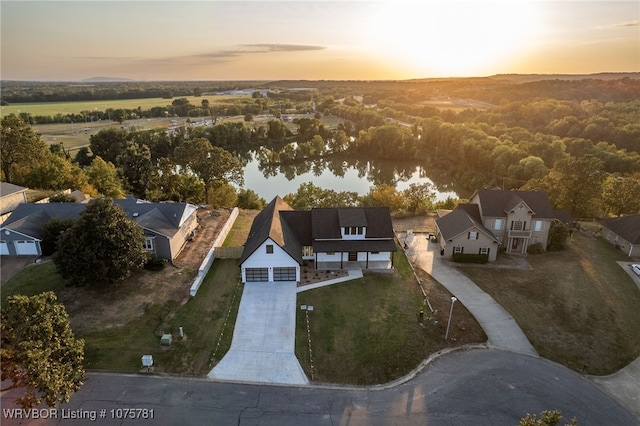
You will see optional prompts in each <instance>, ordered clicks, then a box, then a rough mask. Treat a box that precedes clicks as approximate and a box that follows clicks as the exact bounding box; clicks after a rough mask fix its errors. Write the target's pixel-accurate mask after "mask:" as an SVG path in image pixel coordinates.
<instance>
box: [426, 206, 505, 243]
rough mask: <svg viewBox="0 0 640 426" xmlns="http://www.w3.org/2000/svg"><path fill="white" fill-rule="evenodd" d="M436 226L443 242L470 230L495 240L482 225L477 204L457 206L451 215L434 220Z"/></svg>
mask: <svg viewBox="0 0 640 426" xmlns="http://www.w3.org/2000/svg"><path fill="white" fill-rule="evenodd" d="M436 224H437V225H438V229H440V233H441V234H442V237H443V238H444V239H445V240H449V239H451V238H454V237H455V236H457V235H460V234H462V233H464V232H466V231H467V230H469V229H471V228H476V229H478V230H480V231H482V232H483V233H484V234H486V235H487V236H488V237H490V238H491V239H492V240H495V237H494V236H493V234H492V233H491V232H490V231H489V230H487V229H486V228H485V227H484V225H483V224H482V218H481V217H480V210H479V208H478V205H477V204H458V205H457V206H456V208H455V209H453V210H452V211H451V213H448V214H446V215H444V216H442V217H440V218H438V219H436Z"/></svg>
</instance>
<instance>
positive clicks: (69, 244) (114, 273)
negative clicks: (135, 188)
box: [53, 198, 147, 285]
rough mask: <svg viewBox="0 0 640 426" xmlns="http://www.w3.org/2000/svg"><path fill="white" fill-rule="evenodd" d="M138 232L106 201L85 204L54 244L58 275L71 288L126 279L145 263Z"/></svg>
mask: <svg viewBox="0 0 640 426" xmlns="http://www.w3.org/2000/svg"><path fill="white" fill-rule="evenodd" d="M143 241H144V234H143V232H142V228H141V227H139V226H138V225H137V224H136V223H135V222H133V221H132V220H130V219H129V218H128V217H127V214H126V213H125V212H124V211H123V210H122V209H121V208H120V207H119V206H117V205H115V204H113V201H112V200H111V199H109V198H97V199H94V200H91V201H90V202H89V204H87V209H86V210H85V211H84V212H82V213H81V214H80V219H79V220H77V221H76V223H75V224H74V225H73V226H72V227H71V228H69V229H68V230H67V231H65V232H64V233H63V234H62V235H61V236H60V238H59V240H58V251H57V252H56V253H55V254H54V256H53V261H54V263H55V264H56V267H57V269H58V272H60V275H62V276H63V277H64V278H65V279H67V280H69V281H70V282H71V284H73V285H97V284H101V283H105V282H109V283H111V282H115V281H119V280H123V279H125V278H127V277H128V276H130V275H131V274H132V273H133V272H134V271H136V270H138V269H139V268H141V267H142V266H143V265H144V264H145V262H146V261H147V253H146V252H145V250H144V249H143V247H142V243H143Z"/></svg>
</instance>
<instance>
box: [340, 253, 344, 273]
mask: <svg viewBox="0 0 640 426" xmlns="http://www.w3.org/2000/svg"><path fill="white" fill-rule="evenodd" d="M343 260H344V252H343V251H341V252H340V269H344V268H343V267H342V262H343Z"/></svg>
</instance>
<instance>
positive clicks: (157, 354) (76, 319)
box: [2, 259, 242, 375]
mask: <svg viewBox="0 0 640 426" xmlns="http://www.w3.org/2000/svg"><path fill="white" fill-rule="evenodd" d="M164 273H166V274H168V277H165V278H166V279H169V280H170V281H171V282H175V281H176V280H180V279H182V280H183V281H184V282H185V283H188V282H190V280H191V279H190V277H191V274H186V275H189V276H186V275H185V274H183V276H182V277H180V274H181V273H182V272H181V271H178V270H176V269H175V268H172V267H169V268H167V269H165V271H162V272H149V271H141V272H140V273H139V274H138V275H137V276H134V277H132V278H131V279H130V280H127V281H126V282H124V283H119V284H116V285H114V286H110V287H104V288H101V289H85V288H79V289H78V288H65V287H64V281H63V280H62V278H60V276H59V275H58V274H57V273H56V272H55V266H54V264H53V263H51V262H49V263H45V264H42V265H38V266H32V267H29V268H27V269H25V270H24V271H23V272H21V273H20V274H18V275H16V276H15V277H14V278H13V279H12V280H10V281H9V282H7V283H6V284H5V285H4V286H3V287H2V293H3V301H4V299H5V298H6V296H7V295H9V294H16V293H20V294H27V295H32V294H37V293H40V292H43V291H47V290H53V291H55V292H56V294H58V298H59V300H60V301H61V302H62V303H64V304H65V306H66V307H67V311H68V312H69V314H70V319H71V323H72V326H73V329H74V332H75V334H76V336H77V337H81V338H84V339H85V365H86V367H87V368H90V369H105V370H117V371H129V372H135V371H139V370H140V367H141V356H142V355H146V354H150V355H153V358H154V366H155V371H156V372H166V373H175V374H187V375H203V374H206V373H208V372H209V370H210V368H211V358H212V355H213V353H214V351H215V354H216V359H221V358H222V356H223V355H224V354H225V353H226V351H227V350H228V349H229V347H230V345H231V337H232V335H233V324H234V323H235V318H236V315H237V311H238V306H239V303H240V295H241V294H242V293H241V292H242V286H241V285H239V284H238V278H239V276H238V266H237V261H236V260H234V259H232V260H216V262H215V263H214V265H213V267H212V268H211V271H210V272H209V274H208V275H207V277H206V278H205V281H204V283H203V284H202V286H201V287H200V290H199V291H198V295H197V296H196V297H194V298H191V299H189V300H188V301H186V303H181V302H182V301H181V300H180V298H179V297H176V293H175V291H173V292H167V294H164V295H162V297H156V293H157V292H158V291H160V292H162V291H163V289H162V287H164V286H165V284H166V283H165V282H164V281H163V278H162V275H157V274H164ZM148 274H156V275H154V277H156V278H157V279H155V280H154V279H151V280H148V279H147V280H145V282H146V283H147V284H145V285H142V284H140V282H139V279H140V278H144V277H145V276H147V275H148ZM147 278H148V277H147ZM154 283H155V287H154ZM183 287H184V285H182V284H181V285H180V286H178V288H177V290H178V291H179V294H183V293H184V292H186V291H187V289H188V286H187V287H186V288H183ZM185 294H186V293H185ZM145 298H146V299H147V300H150V301H152V300H155V301H157V303H154V302H148V303H145V302H144V300H145ZM131 301H135V303H134V302H131ZM120 307H122V311H120V310H119V309H120ZM227 317H228V318H229V320H228V322H227V323H226V324H225V321H226V320H227ZM179 327H183V329H184V333H185V338H184V339H180V338H179ZM223 328H224V337H223V339H222V340H221V342H220V344H219V346H218V340H219V338H220V335H221V332H222V331H223ZM164 333H170V334H172V335H173V336H174V341H173V344H172V345H171V346H169V347H164V346H161V345H160V336H161V335H162V334H164Z"/></svg>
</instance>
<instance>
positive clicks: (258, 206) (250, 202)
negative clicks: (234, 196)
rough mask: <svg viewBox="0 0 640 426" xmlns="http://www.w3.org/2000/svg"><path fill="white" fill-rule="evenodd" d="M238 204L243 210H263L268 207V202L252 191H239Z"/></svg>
mask: <svg viewBox="0 0 640 426" xmlns="http://www.w3.org/2000/svg"><path fill="white" fill-rule="evenodd" d="M236 204H237V206H238V207H239V208H241V209H247V210H262V209H263V208H264V207H265V206H266V205H267V201H266V200H265V199H264V198H262V197H259V196H258V194H256V193H255V191H253V190H252V189H241V190H240V191H238V201H237V202H236Z"/></svg>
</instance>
